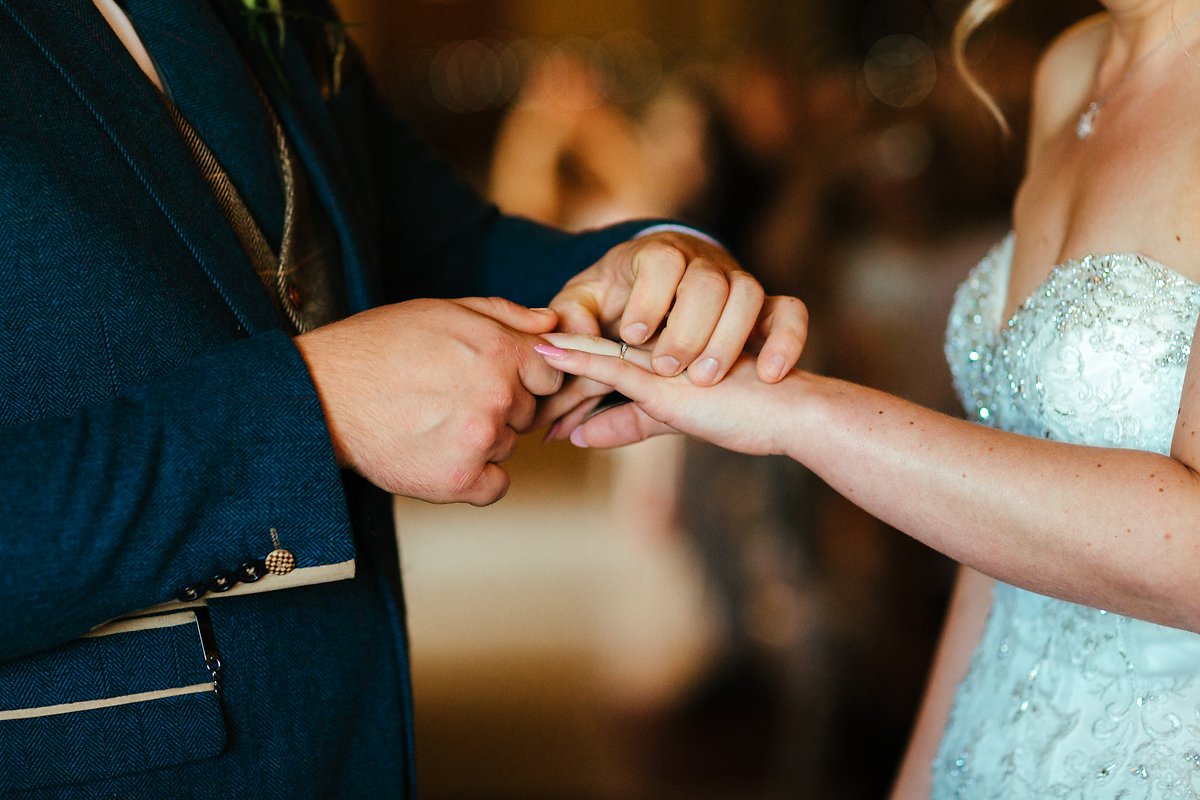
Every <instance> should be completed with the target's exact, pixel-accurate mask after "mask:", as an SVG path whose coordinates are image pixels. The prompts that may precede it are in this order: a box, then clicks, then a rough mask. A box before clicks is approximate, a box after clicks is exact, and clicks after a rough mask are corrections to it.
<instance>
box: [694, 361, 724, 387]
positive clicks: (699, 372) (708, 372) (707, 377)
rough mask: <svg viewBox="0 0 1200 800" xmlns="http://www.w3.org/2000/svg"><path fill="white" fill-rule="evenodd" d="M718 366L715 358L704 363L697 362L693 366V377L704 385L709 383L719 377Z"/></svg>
mask: <svg viewBox="0 0 1200 800" xmlns="http://www.w3.org/2000/svg"><path fill="white" fill-rule="evenodd" d="M718 366H719V365H718V364H717V360H716V359H715V358H706V359H704V360H703V361H697V362H696V363H695V364H693V365H692V376H693V377H694V378H696V380H698V381H701V382H702V383H709V382H711V381H712V379H713V378H715V377H717V367H718Z"/></svg>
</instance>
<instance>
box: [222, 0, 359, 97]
mask: <svg viewBox="0 0 1200 800" xmlns="http://www.w3.org/2000/svg"><path fill="white" fill-rule="evenodd" d="M238 2H239V3H240V4H241V8H242V14H243V16H245V18H246V25H247V27H248V28H249V30H250V35H251V37H252V38H253V39H254V40H255V42H257V43H258V45H259V46H261V47H262V49H263V52H264V53H265V54H266V57H267V61H268V62H270V64H271V69H272V70H274V72H275V75H276V77H278V78H279V80H280V82H281V83H283V85H284V86H285V87H286V86H287V78H286V77H285V76H284V73H283V65H282V63H281V62H280V60H279V56H280V51H281V50H282V49H283V46H284V43H285V41H286V37H287V34H288V32H289V27H288V26H289V25H291V24H292V23H294V25H292V29H294V30H295V31H296V33H297V35H298V37H299V39H300V45H301V47H302V48H303V49H304V52H305V55H306V56H307V57H308V59H309V63H310V65H311V66H312V69H313V73H314V75H315V76H316V78H317V81H318V82H319V83H320V86H321V93H322V94H323V95H325V97H326V98H329V97H332V96H333V95H336V94H337V93H338V92H340V91H341V88H342V65H343V62H344V61H345V58H346V28H347V27H348V26H347V24H346V23H344V22H342V21H341V20H338V19H330V18H328V17H326V16H323V15H321V14H319V13H316V12H313V11H310V10H308V9H306V8H303V7H300V6H304V5H308V4H307V3H303V2H301V1H300V0H293V2H289V3H288V7H287V8H284V0H238Z"/></svg>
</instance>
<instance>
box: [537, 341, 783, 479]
mask: <svg viewBox="0 0 1200 800" xmlns="http://www.w3.org/2000/svg"><path fill="white" fill-rule="evenodd" d="M544 338H546V339H547V340H548V341H549V342H550V344H547V345H539V346H538V347H537V350H538V352H540V353H541V354H542V357H543V358H545V359H546V361H547V363H549V364H550V365H552V366H554V367H556V368H558V369H560V370H562V371H563V372H566V373H568V374H570V375H577V376H580V377H582V378H585V379H587V380H588V381H589V382H590V383H589V384H588V386H589V387H590V388H589V391H591V392H592V393H593V396H597V395H599V394H601V393H603V392H604V391H607V387H612V388H614V389H616V390H617V391H619V392H621V393H622V394H624V395H625V396H626V397H628V398H630V399H631V400H632V401H633V402H632V403H628V404H625V405H622V406H618V407H616V408H613V409H610V410H608V411H604V412H603V413H600V414H598V415H596V416H594V417H591V418H589V419H587V420H586V421H583V422H582V424H579V425H578V427H574V426H575V424H578V423H579V422H580V420H578V419H569V418H568V417H569V416H570V415H568V417H564V418H563V422H562V425H561V430H562V431H564V432H565V431H570V435H571V441H572V442H574V443H575V444H577V445H581V446H585V447H614V446H618V445H623V444H629V443H631V442H635V441H641V440H642V439H647V438H649V437H651V436H657V435H659V434H662V433H673V432H681V433H687V434H690V435H692V436H696V437H698V438H701V439H705V440H708V441H711V442H713V443H715V444H717V445H720V446H722V447H725V448H728V449H731V450H738V451H740V452H744V453H751V454H755V455H763V454H767V453H782V452H784V448H783V446H782V441H783V439H784V438H785V437H784V436H783V435H782V433H783V432H784V431H786V429H787V428H788V426H789V425H788V423H789V420H788V416H789V413H790V406H791V403H790V402H789V401H790V400H791V399H794V398H795V396H796V392H797V390H798V389H799V384H800V383H801V382H802V380H803V373H800V372H792V373H790V374H788V375H787V377H785V378H784V379H783V380H782V381H781V382H779V383H775V384H770V383H765V382H763V381H762V380H761V379H760V377H759V375H758V372H757V369H756V361H755V359H754V358H753V357H752V356H750V355H746V354H743V355H742V356H741V357H740V358H739V359H738V361H737V362H736V363H735V364H734V366H733V368H732V369H731V370H730V371H729V373H728V374H727V375H726V377H725V379H724V380H722V381H721V382H720V383H719V384H717V385H715V386H696V385H695V384H693V383H692V382H691V381H689V380H688V378H687V374H686V373H683V374H681V375H678V376H675V377H673V378H665V377H661V376H659V375H656V374H655V373H653V372H651V371H650V361H649V357H650V354H649V353H648V352H646V351H642V350H638V349H636V348H628V349H627V350H626V351H625V357H624V358H623V359H622V358H620V357H619V354H620V345H619V344H618V343H616V342H611V341H608V340H606V339H600V338H598V337H594V336H582V335H579V334H560V333H553V334H545V336H544ZM572 428H574V429H573V430H571V429H572Z"/></svg>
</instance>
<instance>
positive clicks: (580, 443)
mask: <svg viewBox="0 0 1200 800" xmlns="http://www.w3.org/2000/svg"><path fill="white" fill-rule="evenodd" d="M571 444H573V445H575V446H576V447H587V446H588V443H587V442H585V441H584V440H583V429H582V428H576V429H575V430H573V431H571Z"/></svg>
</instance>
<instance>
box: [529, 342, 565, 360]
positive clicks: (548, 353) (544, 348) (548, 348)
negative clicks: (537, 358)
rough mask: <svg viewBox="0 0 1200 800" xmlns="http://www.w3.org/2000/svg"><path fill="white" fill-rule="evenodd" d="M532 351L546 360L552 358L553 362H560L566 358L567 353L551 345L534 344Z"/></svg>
mask: <svg viewBox="0 0 1200 800" xmlns="http://www.w3.org/2000/svg"><path fill="white" fill-rule="evenodd" d="M533 349H534V350H536V351H537V352H538V353H540V354H541V355H543V356H545V357H546V358H552V359H554V360H555V361H561V360H562V359H564V358H566V357H567V351H566V350H563V349H562V348H560V347H555V346H554V345H552V344H535V345H534V346H533Z"/></svg>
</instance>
